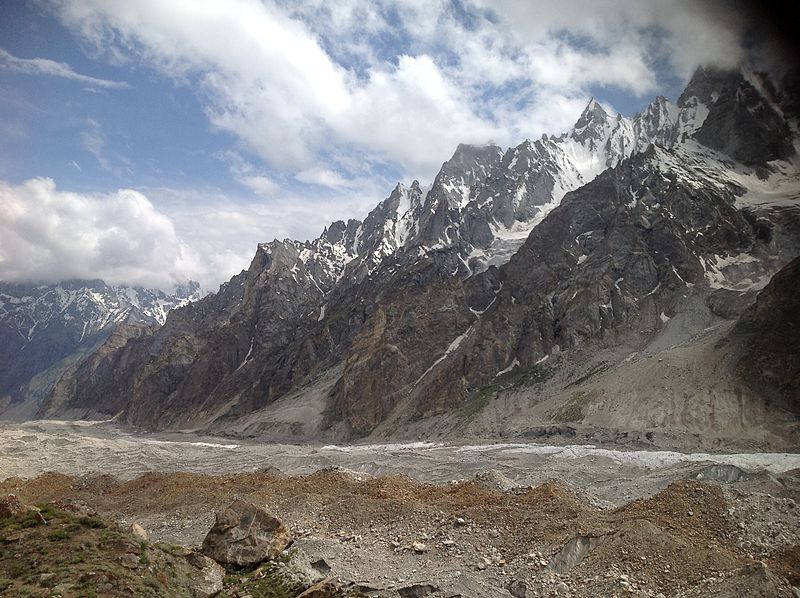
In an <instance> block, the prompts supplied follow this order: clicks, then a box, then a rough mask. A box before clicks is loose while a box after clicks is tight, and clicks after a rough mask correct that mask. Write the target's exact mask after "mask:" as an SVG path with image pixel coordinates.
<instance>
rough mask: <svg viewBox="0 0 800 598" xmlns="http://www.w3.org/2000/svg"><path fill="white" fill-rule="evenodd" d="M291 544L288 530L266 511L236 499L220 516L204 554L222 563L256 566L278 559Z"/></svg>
mask: <svg viewBox="0 0 800 598" xmlns="http://www.w3.org/2000/svg"><path fill="white" fill-rule="evenodd" d="M290 541H291V536H290V533H289V530H288V529H287V527H286V526H285V525H284V524H283V523H282V522H281V521H280V520H279V519H278V518H276V517H274V516H272V515H271V514H270V513H268V512H267V511H266V510H264V509H262V508H260V507H257V506H255V505H254V504H252V503H249V502H246V501H244V500H240V499H236V500H234V501H233V502H232V503H231V504H230V505H228V506H227V507H226V508H225V509H223V510H222V511H220V512H219V513H217V516H216V522H215V523H214V526H213V527H212V528H211V530H210V531H209V532H208V534H207V535H206V537H205V540H203V554H205V555H206V556H208V557H211V558H212V559H214V560H215V561H217V562H218V563H221V564H223V565H224V564H231V565H239V566H254V565H258V564H259V563H261V562H263V561H267V560H272V559H274V558H275V557H277V556H278V555H279V554H280V553H281V551H282V550H283V549H284V548H286V547H287V546H288V545H289V543H290Z"/></svg>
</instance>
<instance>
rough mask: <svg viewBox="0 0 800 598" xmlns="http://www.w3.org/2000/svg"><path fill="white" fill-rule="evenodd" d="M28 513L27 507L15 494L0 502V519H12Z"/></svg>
mask: <svg viewBox="0 0 800 598" xmlns="http://www.w3.org/2000/svg"><path fill="white" fill-rule="evenodd" d="M26 511H28V506H27V505H24V504H22V501H21V500H20V499H19V498H17V496H16V494H9V495H8V497H7V498H4V499H2V500H0V517H13V516H15V515H19V514H21V513H25V512H26Z"/></svg>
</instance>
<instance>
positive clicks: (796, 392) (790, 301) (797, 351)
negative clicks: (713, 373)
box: [729, 258, 800, 414]
mask: <svg viewBox="0 0 800 598" xmlns="http://www.w3.org/2000/svg"><path fill="white" fill-rule="evenodd" d="M729 340H730V342H734V343H737V344H739V345H741V346H742V347H743V350H744V356H743V357H742V358H741V359H740V361H739V363H738V365H737V373H738V374H739V375H740V376H741V377H742V378H743V379H744V380H745V381H746V382H747V384H748V385H749V386H751V387H752V388H756V389H758V390H759V392H761V393H763V394H764V395H765V396H767V397H768V398H769V399H770V400H771V401H774V402H776V403H778V404H779V405H781V406H784V407H786V408H787V409H789V410H791V411H792V412H793V413H795V414H800V258H797V259H794V260H792V262H790V263H789V264H788V265H786V266H785V267H784V268H783V269H781V271H780V272H778V273H777V274H776V275H775V276H774V277H773V278H772V280H771V281H770V283H769V284H768V285H767V286H766V287H764V290H762V291H761V292H760V293H759V295H758V299H757V300H756V302H755V303H754V304H753V305H752V306H751V307H750V308H749V309H748V310H747V311H746V312H745V313H744V315H743V316H742V317H741V319H740V320H739V322H738V323H737V325H736V328H735V329H734V330H733V332H732V334H731V336H730V339H729Z"/></svg>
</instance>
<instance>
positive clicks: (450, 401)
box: [46, 69, 800, 438]
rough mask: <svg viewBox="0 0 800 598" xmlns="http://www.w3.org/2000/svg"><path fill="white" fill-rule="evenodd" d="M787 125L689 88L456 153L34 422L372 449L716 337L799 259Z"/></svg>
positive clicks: (594, 109)
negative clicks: (376, 443)
mask: <svg viewBox="0 0 800 598" xmlns="http://www.w3.org/2000/svg"><path fill="white" fill-rule="evenodd" d="M782 94H783V95H782ZM793 105H796V104H793V103H792V100H791V97H790V96H789V95H787V94H786V93H785V91H777V88H775V87H770V86H769V85H767V83H766V80H765V79H763V78H761V77H759V76H756V75H753V74H750V75H743V74H741V73H736V72H727V71H719V70H714V69H699V70H698V72H697V73H696V74H695V76H694V77H693V79H692V81H690V83H689V85H688V86H687V88H686V90H685V92H684V93H683V94H682V96H681V98H680V99H679V101H678V104H677V105H672V104H670V103H669V102H668V101H667V100H666V99H664V98H658V99H657V100H656V101H654V102H653V103H652V104H651V105H650V106H649V107H648V108H647V109H646V110H645V111H643V112H642V113H641V114H639V115H637V116H635V117H633V118H630V119H628V118H623V117H619V116H618V117H611V116H609V115H608V114H607V113H606V112H605V111H604V109H603V108H602V107H601V106H600V105H599V104H597V103H596V102H594V101H592V102H590V103H589V105H588V106H587V108H586V110H584V112H583V114H582V115H581V117H580V119H579V120H578V122H577V123H576V125H575V127H574V128H573V129H572V130H571V131H570V132H568V133H565V134H563V135H561V136H559V137H547V136H545V137H543V138H542V139H541V140H538V141H536V142H530V141H526V142H524V143H523V144H521V145H520V146H518V147H516V148H512V149H510V150H508V151H505V152H504V151H502V150H501V149H500V148H499V147H497V146H493V145H489V146H482V147H477V146H463V145H462V146H459V148H458V149H457V150H456V153H455V154H454V156H453V158H451V159H450V160H449V161H448V162H446V163H445V164H444V165H443V167H442V169H441V171H440V172H439V174H438V175H437V177H436V179H435V180H434V181H433V184H432V185H431V187H430V189H424V188H423V187H422V186H420V185H419V183H417V182H414V183H413V184H412V185H410V186H408V187H406V186H403V185H398V186H397V188H395V190H394V191H393V192H392V194H391V195H390V196H389V197H388V198H387V199H386V200H385V201H383V202H382V203H381V204H379V205H378V206H377V207H376V209H375V210H373V212H372V213H370V215H369V216H368V217H367V218H366V219H365V220H364V222H358V221H354V220H351V221H349V222H347V223H343V222H337V223H334V224H333V225H331V226H330V227H329V228H328V229H326V231H325V232H324V233H323V235H322V236H321V237H320V238H319V239H317V240H315V241H313V242H310V243H298V242H294V241H289V240H286V241H273V242H272V243H267V244H262V245H260V246H259V248H258V251H257V253H256V256H255V258H254V260H253V262H252V264H251V265H250V268H249V269H248V270H247V271H246V272H243V273H242V274H240V275H239V276H237V277H235V278H234V279H233V280H232V281H231V282H230V283H228V284H227V285H224V287H223V288H222V289H221V292H220V293H219V294H218V295H216V296H213V297H207V298H206V299H204V300H202V301H200V302H198V303H196V304H193V305H191V306H188V307H187V308H184V309H180V310H175V311H173V312H172V313H171V314H170V315H169V317H168V319H167V323H166V325H165V326H164V327H162V328H160V329H158V330H156V331H154V332H153V333H151V334H146V335H143V336H140V337H139V338H136V339H132V340H130V341H129V342H128V343H127V344H126V345H125V346H124V347H119V348H115V349H113V350H108V351H107V352H105V353H104V355H103V356H102V357H97V358H95V359H94V360H92V361H91V363H89V362H85V363H84V364H82V365H81V366H80V367H79V368H78V369H77V370H76V371H75V373H74V376H73V377H72V379H71V380H70V379H69V377H67V378H65V379H63V380H62V383H60V385H59V386H60V388H61V389H62V390H63V393H62V394H61V395H60V396H59V399H58V401H56V402H55V403H54V404H53V405H51V406H50V407H49V410H48V411H46V412H47V413H59V412H63V411H64V410H70V409H78V410H81V409H82V410H84V412H86V413H92V414H96V413H105V414H117V413H120V417H121V419H122V421H125V422H127V423H130V424H134V425H141V426H145V427H150V428H181V427H190V428H198V427H200V428H209V427H210V428H212V429H214V430H217V431H231V432H235V433H245V434H262V433H264V434H271V435H272V436H273V437H276V435H289V436H292V435H294V436H297V437H306V438H307V437H316V438H318V437H320V436H323V435H327V436H332V437H349V436H351V435H364V434H369V433H385V434H389V435H392V434H399V433H401V432H402V430H403V429H405V428H404V426H407V425H408V424H409V422H410V421H411V422H412V423H413V420H416V419H419V418H428V417H431V416H443V415H445V414H450V413H452V412H453V410H458V409H462V408H463V407H464V406H465V405H470V404H474V401H475V400H476V397H477V398H478V399H480V401H483V403H485V400H486V398H487V396H488V395H487V392H486V389H487V388H489V389H491V387H492V385H493V384H494V382H495V380H496V378H497V376H498V375H499V376H500V377H501V379H504V378H502V377H503V376H516V377H520V376H521V377H522V378H523V379H525V380H527V378H525V376H528V375H530V376H533V377H534V378H535V377H536V375H535V374H536V368H537V367H538V366H537V364H541V363H544V362H545V361H544V360H552V361H550V363H551V364H552V363H555V362H561V358H560V357H559V356H561V355H567V356H569V355H576V354H577V353H578V352H579V351H581V350H582V349H588V348H590V347H597V348H598V350H600V349H602V348H603V347H606V348H609V347H624V348H625V350H626V351H627V350H628V348H630V347H634V348H637V347H638V348H641V347H643V346H645V345H647V344H648V343H650V342H651V341H652V340H653V339H654V338H656V337H659V335H661V333H662V332H663V331H664V330H665V329H667V328H669V327H670V325H669V322H670V319H671V318H673V317H675V315H676V314H678V313H679V312H680V311H681V310H682V309H684V307H685V306H688V305H695V304H696V305H699V306H700V307H699V308H698V309H700V310H705V311H706V312H707V313H708V314H711V316H710V317H713V318H722V317H728V318H730V317H735V316H736V315H737V314H738V313H740V312H741V311H742V309H744V308H745V307H746V306H747V305H749V303H751V302H752V300H753V299H754V296H755V293H756V291H757V290H758V289H760V288H761V287H763V286H764V285H765V284H766V282H767V280H768V278H769V275H770V274H771V273H773V272H774V271H776V270H777V269H778V268H779V267H780V266H782V265H783V264H785V263H786V262H788V261H789V260H790V259H791V258H792V257H794V256H795V255H797V254H798V253H800V219H799V218H798V211H797V206H798V203H797V201H796V200H795V199H794V197H793V195H792V194H794V193H796V191H797V186H796V184H795V183H796V178H795V177H796V173H797V167H796V164H795V163H794V162H790V161H786V160H784V161H782V162H776V161H775V160H778V159H789V158H792V156H793V155H794V146H793V142H794V139H795V137H794V134H793V129H792V128H791V127H793V126H796V114H795V113H794V112H793V111H792V109H791V106H793ZM743 134H746V135H747V137H746V138H745V137H742V135H743ZM745 139H746V140H747V143H744V140H745ZM700 140H703V141H702V143H699V141H700ZM703 144H705V145H703ZM715 150H716V151H715ZM732 154H733V156H732ZM770 198H771V199H770ZM772 200H776V201H772ZM770 201H772V203H770ZM531 231H532V232H531ZM695 325H696V323H695ZM687 327H689V328H691V324H687ZM632 350H636V349H632ZM628 353H630V351H628ZM626 354H627V353H626ZM566 361H568V360H566V358H565V360H564V363H566ZM528 381H530V380H528ZM492 392H493V391H492ZM726 392H727V391H726ZM490 394H491V393H490ZM110 396H113V397H115V399H114V401H113V402H112V403H110V404H109V403H108V401H109V399H108V397H110ZM726 396H727V395H726ZM720 400H727V399H724V398H723V399H720ZM480 401H479V403H478V406H479V407H481V408H482V407H485V405H484V404H483V403H481V402H480ZM533 402H535V401H533ZM642 407H643V408H646V407H645V406H642ZM476 410H477V411H480V409H476ZM545 419H546V418H545ZM609 421H611V420H609ZM609 425H611V424H609ZM449 429H450V430H452V429H454V428H453V425H450V428H449ZM423 431H424V430H423Z"/></svg>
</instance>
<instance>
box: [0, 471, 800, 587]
mask: <svg viewBox="0 0 800 598" xmlns="http://www.w3.org/2000/svg"><path fill="white" fill-rule="evenodd" d="M9 492H14V493H16V494H17V495H18V496H20V498H21V499H22V500H24V501H27V502H41V501H43V500H49V499H51V497H53V496H54V495H58V496H59V497H60V498H63V499H65V500H73V501H80V502H83V503H86V504H87V505H89V506H91V507H93V508H95V509H97V510H98V511H99V512H100V513H101V514H104V515H106V516H109V517H112V518H114V519H117V520H125V521H130V520H136V521H139V522H140V523H141V524H142V526H143V527H144V528H145V529H146V530H147V532H148V533H149V534H150V536H151V538H153V539H155V540H169V541H170V542H172V543H175V544H183V545H188V546H192V545H197V544H199V542H200V541H201V540H202V538H203V536H204V535H205V533H206V532H207V531H208V529H209V528H210V526H211V524H212V523H213V521H212V519H213V516H212V514H213V512H214V511H215V510H216V509H218V508H219V507H220V506H222V505H223V504H227V503H228V502H230V501H231V500H233V499H235V498H240V499H243V500H246V501H249V502H252V503H253V504H255V505H259V506H262V507H265V508H268V509H269V510H270V511H271V512H272V513H274V514H275V515H276V516H278V517H279V518H280V519H281V520H282V521H284V522H285V523H286V525H287V526H288V527H289V529H290V530H291V532H292V535H293V536H294V537H295V538H296V545H297V547H298V548H302V549H303V550H305V551H306V552H307V553H308V555H309V557H310V558H312V560H317V559H319V560H322V561H323V562H324V563H325V565H326V566H327V567H330V570H331V571H330V574H331V575H335V576H338V577H341V578H342V579H346V580H351V581H352V582H353V583H354V584H361V585H363V586H364V587H373V588H377V589H378V590H380V592H383V593H380V592H379V593H378V594H375V595H387V596H398V590H399V589H401V588H405V587H412V586H419V587H427V586H431V587H436V588H440V589H441V591H442V593H445V594H448V595H452V594H456V593H460V594H462V595H465V596H477V597H482V596H497V595H504V594H505V593H507V591H508V590H507V588H508V587H509V584H510V583H511V582H512V581H517V582H518V583H517V585H515V586H514V587H516V588H519V587H522V586H521V584H524V585H525V587H526V588H528V590H527V591H530V592H533V591H536V592H538V595H540V596H547V595H551V594H552V595H555V594H554V593H557V592H561V593H563V592H564V591H565V589H564V588H565V587H566V588H567V589H566V591H569V592H570V593H571V595H573V596H596V595H606V594H607V595H612V594H614V593H617V594H618V595H622V594H625V593H628V592H630V593H635V592H640V593H642V594H641V595H653V596H654V595H656V594H657V593H659V592H661V593H664V594H666V595H675V594H676V593H678V592H681V591H688V590H687V588H688V589H691V588H694V587H695V586H697V587H706V586H704V585H702V584H703V583H705V582H704V580H708V579H711V578H713V579H719V580H729V578H730V579H734V578H736V579H739V578H741V579H740V581H741V583H746V584H750V585H748V586H747V587H751V588H755V589H757V588H758V587H761V586H763V587H765V588H767V589H769V588H773V586H774V584H775V583H777V582H775V580H776V579H777V580H778V581H780V583H784V582H783V581H782V578H781V576H785V577H791V578H792V579H795V578H796V576H797V575H798V567H797V564H796V563H797V556H798V553H797V546H796V545H795V544H797V543H794V544H791V543H781V542H780V541H779V540H776V541H775V542H774V543H773V545H772V546H771V548H770V551H769V552H768V554H767V555H766V556H767V557H768V558H767V561H766V562H767V563H768V564H767V567H768V570H769V571H768V572H769V575H768V576H763V575H760V574H759V575H755V576H753V575H749V576H748V575H745V576H744V577H742V575H743V574H740V573H741V571H743V569H742V568H743V567H746V566H748V565H752V564H753V563H754V562H756V561H755V560H754V559H752V558H751V557H750V556H749V553H748V552H747V550H746V549H745V548H743V546H742V544H741V542H740V541H739V539H738V537H737V530H739V529H740V528H739V527H738V525H737V521H736V519H735V518H734V517H733V515H731V513H736V512H738V511H737V509H739V508H741V507H743V505H746V504H748V503H746V501H745V499H747V500H750V499H752V496H751V495H747V496H746V497H737V496H735V493H731V494H730V496H729V497H727V498H726V495H725V494H723V492H722V491H721V489H720V487H719V486H716V485H713V484H707V483H701V482H697V481H679V482H675V483H673V484H670V485H669V486H668V487H667V488H665V489H664V490H663V491H661V492H659V493H658V494H655V495H654V496H651V497H647V498H643V499H638V500H634V501H632V502H630V503H628V504H626V505H624V506H623V507H620V508H616V509H603V508H601V507H599V506H598V505H596V504H594V503H593V501H592V500H591V497H589V496H587V495H585V493H583V492H581V491H580V490H576V489H574V488H572V487H571V486H569V485H567V484H565V483H563V482H560V481H558V480H551V481H548V482H545V483H543V484H541V485H538V486H535V487H531V488H519V489H515V490H512V491H510V492H500V491H498V490H493V489H489V488H486V487H485V486H484V484H482V483H481V482H480V481H474V480H472V481H467V482H457V483H449V484H441V485H434V484H422V483H419V482H416V481H414V480H412V479H410V478H407V477H404V476H389V477H369V476H354V475H352V474H350V473H348V472H345V471H341V470H335V469H326V470H323V471H319V472H317V473H315V474H312V475H309V476H300V477H292V476H283V475H280V476H276V475H272V474H270V473H251V474H239V475H229V476H208V475H197V474H187V473H180V474H146V475H144V476H141V477H139V478H136V479H134V480H130V481H125V482H117V481H115V480H113V479H109V478H108V477H107V476H103V477H95V478H69V477H67V476H59V475H52V474H48V475H45V476H42V477H40V478H37V479H34V480H30V481H23V480H20V479H13V478H12V479H9V480H6V481H5V482H2V483H0V493H9ZM786 504H787V505H788V502H787V503H786ZM786 508H787V509H788V508H789V507H788V506H787V507H786ZM742 512H744V511H742ZM775 513H776V516H778V517H780V516H784V515H785V514H783V512H782V511H775ZM787 540H788V536H787ZM737 576H738V577H737ZM742 580H744V581H742ZM736 583H739V581H730V583H727V585H720V586H719V589H720V590H722V589H725V588H728V587H731V588H733V587H739V586H736V585H735V584H736ZM731 584H733V585H731ZM759 584H760V585H759ZM770 584H772V585H770ZM354 587H355V586H354ZM359 587H361V586H359ZM713 587H714V588H717V586H716V585H714V586H713ZM742 587H744V586H742ZM774 587H777V588H780V587H784V586H779V585H778V586H774ZM786 587H788V586H786ZM755 589H754V591H755ZM376 591H377V590H376ZM726 591H727V590H726ZM765 591H766V590H765ZM648 592H649V594H648ZM432 595H433V596H435V595H437V594H432ZM689 595H702V594H687V596H689ZM720 595H722V594H720ZM756 595H757V594H756ZM778 595H780V594H778Z"/></svg>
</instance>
